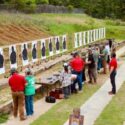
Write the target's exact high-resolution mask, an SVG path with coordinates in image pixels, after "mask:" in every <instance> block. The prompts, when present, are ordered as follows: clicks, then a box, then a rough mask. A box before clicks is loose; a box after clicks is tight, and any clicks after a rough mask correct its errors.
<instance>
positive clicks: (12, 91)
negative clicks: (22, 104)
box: [12, 91, 24, 93]
mask: <svg viewBox="0 0 125 125" xmlns="http://www.w3.org/2000/svg"><path fill="white" fill-rule="evenodd" d="M12 92H15V93H16V92H24V91H12Z"/></svg>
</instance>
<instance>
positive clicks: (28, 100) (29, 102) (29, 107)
mask: <svg viewBox="0 0 125 125" xmlns="http://www.w3.org/2000/svg"><path fill="white" fill-rule="evenodd" d="M25 108H26V114H27V116H29V115H33V113H34V111H33V95H30V96H25Z"/></svg>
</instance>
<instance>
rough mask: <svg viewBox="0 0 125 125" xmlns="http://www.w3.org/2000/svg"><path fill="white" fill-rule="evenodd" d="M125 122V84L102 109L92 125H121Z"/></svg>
mask: <svg viewBox="0 0 125 125" xmlns="http://www.w3.org/2000/svg"><path fill="white" fill-rule="evenodd" d="M124 121H125V83H124V84H123V86H122V87H121V89H120V90H119V92H118V93H117V94H116V96H114V97H113V99H112V101H111V102H110V103H109V104H108V106H107V107H106V108H105V109H104V111H103V112H102V114H101V115H100V117H99V118H98V119H97V120H96V122H95V124H94V125H123V122H124Z"/></svg>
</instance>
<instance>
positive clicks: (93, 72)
mask: <svg viewBox="0 0 125 125" xmlns="http://www.w3.org/2000/svg"><path fill="white" fill-rule="evenodd" d="M88 52H89V56H88V62H86V64H88V74H89V83H93V80H94V83H96V82H97V69H96V64H95V60H94V57H93V53H92V50H91V49H89V51H88Z"/></svg>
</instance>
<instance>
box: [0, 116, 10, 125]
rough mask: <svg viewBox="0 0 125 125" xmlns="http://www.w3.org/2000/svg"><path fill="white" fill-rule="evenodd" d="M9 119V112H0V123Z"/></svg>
mask: <svg viewBox="0 0 125 125" xmlns="http://www.w3.org/2000/svg"><path fill="white" fill-rule="evenodd" d="M7 120H8V115H7V114H0V124H1V123H4V122H6V121H7Z"/></svg>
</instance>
